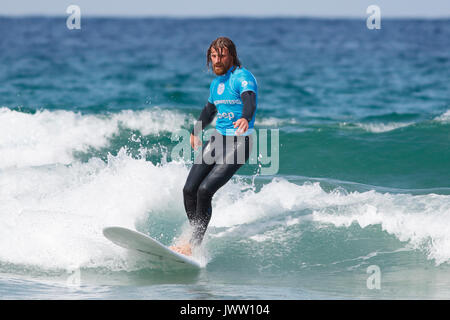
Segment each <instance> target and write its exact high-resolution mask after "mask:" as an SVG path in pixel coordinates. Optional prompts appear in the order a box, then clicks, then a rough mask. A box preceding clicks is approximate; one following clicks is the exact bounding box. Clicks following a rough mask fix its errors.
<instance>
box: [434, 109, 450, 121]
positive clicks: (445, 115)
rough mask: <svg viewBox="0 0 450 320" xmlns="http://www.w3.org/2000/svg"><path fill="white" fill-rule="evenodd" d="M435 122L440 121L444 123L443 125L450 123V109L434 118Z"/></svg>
mask: <svg viewBox="0 0 450 320" xmlns="http://www.w3.org/2000/svg"><path fill="white" fill-rule="evenodd" d="M434 121H439V122H443V123H447V122H450V109H449V110H447V111H445V112H444V113H443V114H441V115H440V116H438V117H436V118H434Z"/></svg>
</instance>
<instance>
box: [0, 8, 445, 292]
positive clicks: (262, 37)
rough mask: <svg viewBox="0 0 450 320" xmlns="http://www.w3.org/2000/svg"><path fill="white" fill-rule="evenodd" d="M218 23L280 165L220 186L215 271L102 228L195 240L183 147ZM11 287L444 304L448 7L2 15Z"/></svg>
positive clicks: (3, 269) (3, 223)
mask: <svg viewBox="0 0 450 320" xmlns="http://www.w3.org/2000/svg"><path fill="white" fill-rule="evenodd" d="M221 35H225V36H228V37H230V38H231V39H233V41H234V42H235V43H236V45H237V49H238V54H239V57H240V59H241V62H242V64H243V65H244V66H245V67H246V68H247V69H249V70H250V71H251V72H252V73H253V74H254V75H255V77H256V79H257V81H258V87H259V105H258V111H257V115H256V123H255V127H256V129H257V131H258V130H262V129H267V130H268V132H269V136H270V137H274V136H272V134H274V132H278V134H279V145H278V149H277V154H278V159H279V163H278V165H277V167H276V169H277V170H276V172H272V173H271V174H266V173H265V172H264V170H263V169H264V168H267V167H269V165H268V164H267V163H263V162H262V160H261V159H259V161H255V162H254V163H249V164H246V165H245V166H243V167H242V168H241V169H240V170H239V171H238V173H237V175H236V176H235V177H233V179H232V180H231V181H230V182H229V183H228V184H226V185H225V186H224V187H223V188H222V189H220V190H219V191H218V192H217V194H216V195H215V197H214V199H213V215H212V220H211V222H210V227H209V229H208V233H207V235H206V239H205V242H204V245H203V247H202V248H200V249H199V250H197V252H196V253H195V255H196V258H197V259H199V260H200V261H201V262H202V265H203V268H202V269H201V270H199V271H198V272H188V271H186V270H184V271H180V270H168V269H165V268H161V266H157V265H155V264H154V263H151V262H149V260H148V259H147V257H146V256H144V255H142V254H139V253H135V252H130V251H127V250H125V249H122V248H120V247H118V246H115V245H114V244H112V243H111V242H109V241H108V240H107V239H106V238H104V236H103V235H102V228H104V227H106V226H111V225H117V226H123V227H128V228H133V229H136V230H139V231H140V232H143V233H146V234H148V235H151V236H153V237H155V238H156V239H158V240H160V241H161V242H163V243H164V244H167V245H169V244H172V243H173V242H174V241H175V240H176V239H179V238H181V237H183V236H185V235H186V234H188V232H189V228H188V223H187V218H186V215H185V212H184V207H183V198H182V188H183V185H184V182H185V180H186V177H187V174H188V172H189V168H190V166H191V165H192V159H190V160H189V159H182V158H176V157H174V156H173V154H174V153H173V151H174V150H176V147H177V146H178V144H179V141H180V140H177V137H179V133H180V132H181V131H180V130H190V128H191V127H192V125H193V123H194V121H195V119H196V118H197V117H198V115H199V113H200V111H201V109H202V107H203V106H204V104H205V103H206V100H207V98H208V88H209V84H210V82H211V80H212V79H213V77H214V75H213V74H212V73H211V71H208V70H207V68H206V50H207V47H208V45H209V43H210V42H211V41H212V40H213V39H215V38H216V37H218V36H221ZM271 130H272V131H271ZM276 130H278V131H276ZM269 141H275V140H273V139H272V140H270V139H269ZM258 150H259V149H258ZM269 150H270V147H269ZM258 152H259V151H258ZM271 156H274V154H271ZM274 159H275V158H274V157H273V158H272V160H274ZM274 161H275V160H274ZM272 163H273V162H272ZM373 270H375V271H373ZM0 298H1V299H449V298H450V20H448V19H441V20H408V19H402V20H388V19H385V20H383V22H382V29H381V30H368V29H367V27H366V24H365V21H364V20H362V19H361V20H358V19H352V20H345V19H338V20H333V19H275V18H273V19H250V18H239V19H231V18H220V19H169V18H166V19H163V18H151V19H150V18H149V19H134V18H127V19H119V18H85V19H84V18H83V19H82V25H81V30H68V29H67V27H66V17H60V18H57V17H52V18H49V17H19V18H10V17H0Z"/></svg>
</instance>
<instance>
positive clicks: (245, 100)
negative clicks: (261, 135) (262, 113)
mask: <svg viewBox="0 0 450 320" xmlns="http://www.w3.org/2000/svg"><path fill="white" fill-rule="evenodd" d="M241 99H242V104H243V105H244V106H243V108H242V118H244V119H246V120H247V122H250V121H251V120H252V118H253V115H254V114H255V110H256V94H255V93H254V92H253V91H244V92H243V93H242V94H241Z"/></svg>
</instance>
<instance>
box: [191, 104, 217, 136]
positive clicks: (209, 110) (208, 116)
mask: <svg viewBox="0 0 450 320" xmlns="http://www.w3.org/2000/svg"><path fill="white" fill-rule="evenodd" d="M216 113H217V108H216V106H215V105H214V104H212V103H211V102H209V100H208V103H207V104H206V106H205V107H204V108H203V110H202V112H201V113H200V117H199V118H198V120H197V122H196V123H195V125H194V128H192V131H191V134H194V131H195V132H200V131H201V130H203V129H205V127H206V126H207V125H209V124H210V123H211V122H212V121H213V119H214V117H215V115H216Z"/></svg>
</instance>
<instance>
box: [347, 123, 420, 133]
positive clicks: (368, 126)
mask: <svg viewBox="0 0 450 320" xmlns="http://www.w3.org/2000/svg"><path fill="white" fill-rule="evenodd" d="M352 125H355V126H356V127H358V128H361V129H363V130H365V131H367V132H372V133H383V132H389V131H393V130H396V129H399V128H404V127H408V126H411V125H414V122H388V123H382V122H373V123H359V122H358V123H355V124H349V123H347V122H343V123H341V124H340V126H343V127H346V126H350V127H351V126H352Z"/></svg>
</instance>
